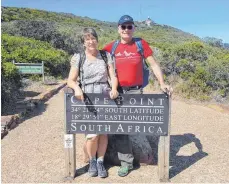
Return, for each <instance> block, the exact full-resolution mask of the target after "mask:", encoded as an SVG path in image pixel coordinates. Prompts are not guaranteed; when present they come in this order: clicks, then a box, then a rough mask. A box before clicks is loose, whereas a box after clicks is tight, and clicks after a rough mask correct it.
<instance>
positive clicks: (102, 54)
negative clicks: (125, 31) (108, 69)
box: [99, 50, 108, 64]
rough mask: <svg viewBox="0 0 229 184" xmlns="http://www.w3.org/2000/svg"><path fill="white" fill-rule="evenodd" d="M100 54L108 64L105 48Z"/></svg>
mask: <svg viewBox="0 0 229 184" xmlns="http://www.w3.org/2000/svg"><path fill="white" fill-rule="evenodd" d="M99 52H100V55H101V56H102V58H103V60H104V61H105V63H106V64H108V59H107V53H106V51H104V50H99Z"/></svg>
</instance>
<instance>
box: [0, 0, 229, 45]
mask: <svg viewBox="0 0 229 184" xmlns="http://www.w3.org/2000/svg"><path fill="white" fill-rule="evenodd" d="M2 6H11V7H28V8H35V9H41V10H48V11H54V12H65V13H73V14H75V15H78V16H88V17H90V18H95V19H99V20H104V21H112V22H117V21H118V19H119V18H120V16H122V15H124V14H129V15H131V16H132V17H133V18H134V19H135V20H145V19H147V17H148V16H150V18H151V19H152V20H153V21H155V22H156V23H158V24H166V25H169V26H172V27H175V28H178V29H181V30H183V31H186V32H189V33H192V34H194V35H197V36H199V37H201V38H202V37H206V36H211V37H216V38H220V39H222V40H223V42H227V43H229V0H2Z"/></svg>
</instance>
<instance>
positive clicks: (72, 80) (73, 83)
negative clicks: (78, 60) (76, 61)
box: [67, 67, 84, 100]
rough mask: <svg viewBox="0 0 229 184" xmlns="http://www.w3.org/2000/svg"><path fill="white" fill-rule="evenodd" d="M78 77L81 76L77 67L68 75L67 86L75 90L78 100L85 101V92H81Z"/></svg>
mask: <svg viewBox="0 0 229 184" xmlns="http://www.w3.org/2000/svg"><path fill="white" fill-rule="evenodd" d="M78 76H79V69H78V68H76V67H71V69H70V72H69V75H68V82H67V85H68V87H70V88H72V89H73V90H74V92H75V96H76V98H78V99H79V100H84V96H83V91H82V90H81V88H80V87H79V85H78V83H77V78H78Z"/></svg>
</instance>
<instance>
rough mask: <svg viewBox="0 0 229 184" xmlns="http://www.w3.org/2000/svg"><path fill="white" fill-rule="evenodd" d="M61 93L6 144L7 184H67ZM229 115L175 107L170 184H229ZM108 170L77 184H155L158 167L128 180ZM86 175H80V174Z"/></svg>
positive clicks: (181, 105)
mask: <svg viewBox="0 0 229 184" xmlns="http://www.w3.org/2000/svg"><path fill="white" fill-rule="evenodd" d="M63 100H64V98H63V90H61V91H60V92H59V93H58V94H56V95H55V96H53V97H52V98H51V99H50V100H49V101H47V102H46V103H45V104H44V105H42V106H40V107H39V108H38V109H37V110H36V111H34V112H33V113H32V114H31V116H30V117H28V119H27V120H25V121H24V122H23V123H21V124H20V125H19V126H18V127H16V128H15V129H14V130H12V131H10V132H9V134H8V135H7V136H6V137H5V138H4V139H3V140H2V144H1V149H2V158H1V159H2V173H1V174H2V182H3V183H60V182H61V183H62V182H64V180H63V178H64V174H65V160H64V145H63V140H64V107H63ZM228 125H229V114H227V113H221V112H217V111H215V110H213V109H210V108H207V107H203V106H200V105H192V104H187V103H184V102H181V101H173V102H172V127H171V128H172V129H171V156H170V165H171V168H170V174H171V182H178V183H181V182H182V183H184V182H192V183H198V182H208V183H212V182H215V183H220V182H229V176H228V169H229V159H228V158H229V133H228V132H229V126H228ZM76 139H77V140H76V142H77V153H76V154H77V155H76V158H77V169H80V168H82V167H84V166H85V164H84V163H83V162H82V160H83V159H82V158H83V157H82V145H83V142H84V136H83V135H77V136H76ZM117 169H118V167H116V166H112V167H110V168H109V170H108V172H109V177H108V178H106V179H100V178H89V177H88V176H87V175H86V174H84V171H83V170H82V169H80V170H78V173H79V175H80V176H78V177H76V178H75V180H74V181H73V182H76V183H78V182H82V183H108V182H109V183H156V182H158V177H157V166H156V165H150V166H142V167H140V168H138V169H136V170H134V171H132V172H131V173H130V174H129V175H128V176H127V177H125V178H120V177H118V176H117V174H116V173H117ZM81 171H82V172H81Z"/></svg>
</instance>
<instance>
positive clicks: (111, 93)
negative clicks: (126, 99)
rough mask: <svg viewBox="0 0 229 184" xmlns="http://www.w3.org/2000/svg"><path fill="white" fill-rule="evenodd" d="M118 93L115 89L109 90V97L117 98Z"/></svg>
mask: <svg viewBox="0 0 229 184" xmlns="http://www.w3.org/2000/svg"><path fill="white" fill-rule="evenodd" d="M118 95H119V93H118V91H117V89H112V90H111V91H110V98H111V99H115V98H117V97H118Z"/></svg>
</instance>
